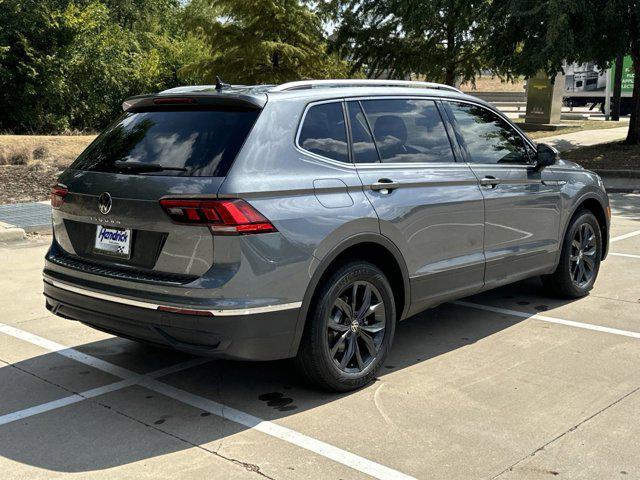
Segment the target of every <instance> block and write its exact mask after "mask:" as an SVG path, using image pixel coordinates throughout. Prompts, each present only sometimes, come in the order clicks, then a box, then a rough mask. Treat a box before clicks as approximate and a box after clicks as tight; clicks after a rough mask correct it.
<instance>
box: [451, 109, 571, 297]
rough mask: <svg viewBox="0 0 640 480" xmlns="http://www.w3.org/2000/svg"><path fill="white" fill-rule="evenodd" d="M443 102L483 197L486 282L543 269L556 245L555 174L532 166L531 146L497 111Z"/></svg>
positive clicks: (493, 283)
mask: <svg viewBox="0 0 640 480" xmlns="http://www.w3.org/2000/svg"><path fill="white" fill-rule="evenodd" d="M444 105H445V106H446V109H447V112H448V113H449V116H450V117H451V119H452V121H453V124H454V127H455V130H456V137H457V139H458V141H459V142H460V145H461V148H462V150H463V152H464V154H465V156H466V160H467V162H468V164H469V166H470V167H471V169H472V170H473V172H474V173H475V174H476V176H477V177H478V180H479V181H480V184H481V189H482V194H483V196H484V199H485V240H484V250H485V256H486V259H487V267H486V273H485V284H486V286H487V287H494V286H497V285H501V284H505V283H510V282H512V281H515V280H518V279H521V278H525V277H528V276H531V275H533V274H535V273H537V272H544V271H546V270H548V269H549V268H551V267H552V266H553V265H554V263H555V258H556V254H557V251H558V248H559V231H560V228H559V226H560V224H559V222H560V208H561V199H560V192H559V187H558V184H557V181H556V177H555V174H554V173H553V171H552V170H550V169H543V170H535V169H534V168H533V167H532V165H531V162H530V160H531V156H532V155H533V153H534V151H533V147H532V146H531V145H530V144H529V142H528V141H527V140H526V139H525V138H524V137H523V136H522V135H521V134H520V133H519V132H518V131H517V130H516V129H515V128H513V126H511V125H510V124H509V123H508V122H507V121H506V120H505V119H504V118H502V117H501V116H500V115H498V114H497V113H495V112H493V111H491V110H490V109H488V108H486V107H484V106H481V105H478V104H474V103H468V102H453V101H451V102H445V103H444Z"/></svg>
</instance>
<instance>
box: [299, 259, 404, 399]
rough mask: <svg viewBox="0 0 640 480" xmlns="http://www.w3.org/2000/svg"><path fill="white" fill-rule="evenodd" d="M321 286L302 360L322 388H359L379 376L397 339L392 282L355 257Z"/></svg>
mask: <svg viewBox="0 0 640 480" xmlns="http://www.w3.org/2000/svg"><path fill="white" fill-rule="evenodd" d="M319 288H320V290H319V291H318V293H317V295H315V303H314V305H312V307H311V308H312V310H311V311H310V313H309V317H308V319H307V325H306V328H305V332H304V335H303V337H302V342H301V344H300V350H299V352H298V356H297V358H296V361H297V364H298V366H299V368H300V370H301V371H302V373H303V374H304V376H305V377H306V378H307V379H308V380H309V381H310V382H311V383H313V384H315V385H317V386H319V387H321V388H324V389H327V390H333V391H339V392H346V391H349V390H355V389H357V388H360V387H362V386H364V385H366V384H367V383H369V382H370V381H371V380H372V379H373V378H374V376H375V374H376V372H377V371H378V369H379V368H380V366H381V365H382V363H383V362H384V359H385V358H386V356H387V352H388V350H389V347H390V345H391V343H392V341H393V336H394V332H395V318H396V312H395V303H394V299H393V291H392V289H391V285H390V284H389V281H388V280H387V278H386V277H385V275H384V273H382V271H380V269H379V268H378V267H376V266H375V265H373V264H371V263H368V262H364V261H353V262H349V263H347V264H345V265H343V266H341V267H339V268H338V269H336V270H335V271H334V272H333V273H332V274H331V275H330V276H329V278H328V279H327V280H326V282H324V283H323V285H321V286H320V287H319Z"/></svg>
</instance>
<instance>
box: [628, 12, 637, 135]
mask: <svg viewBox="0 0 640 480" xmlns="http://www.w3.org/2000/svg"><path fill="white" fill-rule="evenodd" d="M638 36H639V32H638V16H637V12H636V9H635V8H633V9H631V15H629V38H630V40H631V45H630V47H631V58H632V60H633V74H634V78H633V98H632V99H631V119H630V120H629V132H628V133H627V139H626V140H625V143H626V144H627V145H638V144H640V40H639V39H638Z"/></svg>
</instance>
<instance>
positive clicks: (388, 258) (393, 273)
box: [291, 233, 411, 356]
mask: <svg viewBox="0 0 640 480" xmlns="http://www.w3.org/2000/svg"><path fill="white" fill-rule="evenodd" d="M349 259H359V260H365V261H368V262H371V263H373V264H374V265H376V266H378V267H379V268H380V269H381V270H382V271H383V272H384V273H385V275H387V278H388V280H389V282H390V283H391V288H392V289H393V293H394V300H395V303H396V315H397V320H402V319H404V318H405V317H406V315H407V312H408V311H409V305H410V298H409V296H410V292H411V290H410V288H409V273H408V270H407V265H406V263H405V261H404V258H403V256H402V254H401V253H400V250H399V249H398V247H396V245H395V244H394V243H393V242H392V241H391V240H389V239H388V238H387V237H385V236H383V235H381V234H377V233H361V234H356V235H353V236H350V237H348V238H346V239H345V240H343V241H342V242H341V243H339V244H338V245H337V246H335V247H334V248H333V249H331V250H330V251H329V252H328V253H327V254H326V255H325V256H324V257H323V258H322V260H319V261H318V262H319V263H318V266H317V267H316V268H315V270H314V273H313V275H312V277H311V280H310V281H309V284H308V286H307V290H306V292H305V295H304V297H303V300H302V306H301V308H300V312H299V313H298V321H297V323H296V330H295V335H294V338H293V342H292V345H291V355H292V356H295V355H296V354H297V351H298V348H299V346H300V340H301V338H302V334H303V332H304V328H305V325H306V320H307V315H308V313H309V308H310V306H311V305H312V304H313V302H314V300H315V299H314V296H315V294H316V292H317V289H318V288H317V287H318V285H319V284H320V282H321V281H322V280H323V279H324V278H326V276H327V275H329V274H330V272H331V271H332V269H333V268H334V267H335V266H337V265H339V264H341V263H344V262H346V261H348V260H349Z"/></svg>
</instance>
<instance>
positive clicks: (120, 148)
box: [71, 109, 259, 177]
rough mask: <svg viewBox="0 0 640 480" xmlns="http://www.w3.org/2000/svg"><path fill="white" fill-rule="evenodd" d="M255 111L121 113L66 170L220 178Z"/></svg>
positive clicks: (240, 142)
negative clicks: (69, 168)
mask: <svg viewBox="0 0 640 480" xmlns="http://www.w3.org/2000/svg"><path fill="white" fill-rule="evenodd" d="M258 114H259V111H257V110H235V109H233V110H230V109H220V110H173V111H157V110H154V111H147V112H135V113H125V114H124V115H123V116H122V117H120V119H119V120H117V121H116V122H114V123H113V124H112V125H111V126H110V127H109V128H107V130H106V131H105V132H104V133H102V135H100V136H99V137H98V138H97V139H96V140H95V141H94V142H93V143H92V144H91V145H89V147H88V148H87V149H86V150H85V151H84V152H82V154H81V155H80V156H79V157H78V159H77V160H76V161H75V162H74V163H73V164H72V165H71V168H73V169H76V170H89V171H94V172H111V173H138V174H143V175H172V176H194V177H205V176H211V177H223V176H225V175H226V174H227V171H228V170H229V167H230V166H231V164H232V163H233V160H234V159H235V157H236V155H237V154H238V151H239V150H240V148H241V147H242V144H243V143H244V141H245V139H246V137H247V135H248V134H249V131H250V130H251V127H252V126H253V124H254V123H255V120H256V118H257V117H258ZM148 167H152V168H148ZM153 167H158V168H153Z"/></svg>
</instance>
